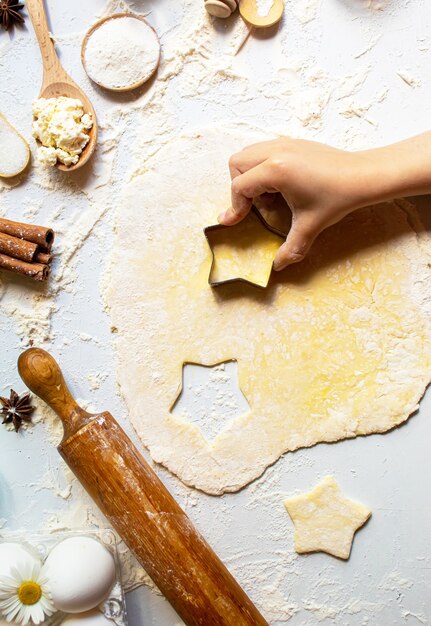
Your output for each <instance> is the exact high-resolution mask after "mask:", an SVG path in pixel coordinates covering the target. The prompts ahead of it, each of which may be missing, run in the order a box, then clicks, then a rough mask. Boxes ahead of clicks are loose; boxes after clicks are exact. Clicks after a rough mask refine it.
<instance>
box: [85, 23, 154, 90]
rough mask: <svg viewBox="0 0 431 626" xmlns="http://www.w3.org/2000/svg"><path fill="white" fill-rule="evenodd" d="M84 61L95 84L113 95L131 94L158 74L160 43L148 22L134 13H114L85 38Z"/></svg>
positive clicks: (91, 29) (97, 24)
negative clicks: (130, 92) (120, 93)
mask: <svg viewBox="0 0 431 626" xmlns="http://www.w3.org/2000/svg"><path fill="white" fill-rule="evenodd" d="M81 59H82V64H83V66H84V69H85V71H86V72H87V74H88V76H89V77H90V78H91V80H92V81H94V82H95V83H97V84H98V85H100V86H101V87H104V88H105V89H110V90H113V91H130V90H131V89H136V88H137V87H140V86H141V85H142V84H143V83H145V82H146V81H147V80H148V79H149V78H151V76H153V74H154V73H155V71H156V70H157V67H158V65H159V60H160V42H159V38H158V36H157V33H156V31H155V30H154V29H153V27H152V26H150V25H149V24H148V22H147V21H146V20H145V19H144V18H143V17H141V16H140V15H136V14H134V13H114V14H113V15H109V16H108V17H105V18H103V19H101V20H99V21H98V22H96V24H94V25H93V26H92V27H91V28H90V30H89V31H88V32H87V34H86V35H85V37H84V40H83V42H82V49H81Z"/></svg>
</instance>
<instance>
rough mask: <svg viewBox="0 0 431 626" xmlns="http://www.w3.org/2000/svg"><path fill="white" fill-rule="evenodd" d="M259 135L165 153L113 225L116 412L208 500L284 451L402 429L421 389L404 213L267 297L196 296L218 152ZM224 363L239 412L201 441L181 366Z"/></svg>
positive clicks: (422, 315)
mask: <svg viewBox="0 0 431 626" xmlns="http://www.w3.org/2000/svg"><path fill="white" fill-rule="evenodd" d="M267 138H268V136H267V135H266V134H264V133H261V132H260V131H257V130H255V129H254V130H253V129H251V128H244V127H242V128H239V127H232V128H228V127H224V128H221V129H220V128H219V129H212V130H203V131H201V132H200V133H197V134H195V135H192V136H187V137H182V138H179V139H178V140H175V141H173V142H171V143H169V144H167V145H166V146H164V147H163V148H161V149H160V150H159V151H158V152H157V153H156V154H155V155H154V156H153V157H152V158H151V159H150V160H149V161H147V162H146V163H145V167H143V168H141V169H140V170H139V172H138V173H137V174H135V176H133V177H132V179H131V181H130V182H129V183H128V184H127V185H126V188H125V192H124V197H123V200H122V203H121V206H120V207H119V209H118V213H117V217H116V233H117V235H116V242H115V246H114V251H113V263H112V270H111V275H110V276H109V288H108V303H109V305H110V308H111V315H112V322H113V324H114V325H115V326H116V327H117V329H118V334H117V335H116V340H115V343H116V350H117V355H118V361H117V365H118V367H117V373H118V380H119V383H120V387H121V390H122V393H123V395H124V398H125V400H126V403H127V405H128V408H129V412H130V418H131V420H132V423H133V425H134V427H135V429H136V431H137V433H138V435H139V436H140V438H141V439H142V441H143V443H144V444H145V445H146V446H147V447H148V449H149V451H150V453H151V455H152V457H153V459H154V460H155V461H156V462H158V463H162V464H163V465H165V466H166V467H168V468H169V469H170V470H171V471H172V472H174V473H175V474H177V476H179V477H180V478H181V479H182V480H183V481H184V482H185V483H187V484H189V485H193V486H195V487H197V488H199V489H202V490H203V491H206V492H208V493H212V494H221V493H223V492H226V491H236V490H238V489H240V488H241V487H242V486H244V485H246V484H247V483H249V482H250V481H251V480H253V479H254V478H256V477H257V476H259V475H260V474H261V473H262V472H263V471H264V469H265V468H266V467H267V466H268V465H270V464H271V463H273V462H274V461H276V460H277V459H278V458H279V457H280V456H281V455H282V454H283V453H285V452H287V451H291V450H295V449H297V448H301V447H306V446H312V445H314V444H316V443H318V442H323V441H337V440H340V439H345V438H349V437H356V436H357V435H366V434H370V433H377V432H384V431H387V430H389V429H391V428H393V427H394V426H397V425H398V424H401V423H402V422H404V421H405V420H406V419H407V418H408V416H409V415H410V414H411V413H412V412H413V411H415V409H417V407H418V402H419V400H420V398H421V396H422V395H423V393H424V390H425V388H426V386H427V385H428V383H429V381H430V379H431V363H430V354H431V353H430V327H429V320H430V319H431V318H430V315H429V313H430V302H431V299H430V297H429V293H430V292H429V287H428V283H429V281H430V270H429V266H428V264H429V262H430V255H429V245H428V240H427V238H426V236H425V235H424V234H423V233H421V232H419V231H420V228H421V227H420V224H419V222H418V220H417V216H416V215H415V213H414V210H413V209H410V208H408V206H407V204H406V203H402V204H401V203H397V204H386V205H379V206H377V207H372V208H369V209H365V210H361V211H357V212H356V213H354V214H352V215H350V216H349V217H347V218H346V219H345V220H343V222H342V223H340V224H337V225H335V226H333V227H332V228H331V229H329V230H327V231H325V232H324V233H323V234H322V235H321V236H320V237H319V239H318V240H317V242H316V244H315V245H314V247H313V249H312V252H311V254H310V256H309V258H308V259H307V260H306V261H304V262H303V263H300V264H298V265H294V266H291V267H290V268H288V269H287V270H285V271H284V272H283V273H282V274H277V275H273V276H272V278H271V282H270V286H269V287H268V288H267V289H266V290H259V289H256V288H254V287H252V286H248V285H239V284H232V285H227V286H224V287H218V288H216V289H212V288H211V287H209V286H208V283H207V281H208V274H209V270H210V265H211V252H210V249H209V246H208V244H207V241H206V240H205V237H204V235H203V232H202V231H203V228H204V227H205V226H207V225H209V224H213V223H216V218H217V215H218V214H219V212H220V211H222V210H223V209H225V208H226V207H227V206H228V205H229V193H230V185H229V175H228V169H227V161H228V158H229V156H230V155H231V154H232V153H233V152H236V151H238V150H239V149H240V148H241V147H243V146H245V145H247V144H248V143H251V142H254V141H259V140H262V139H267ZM183 164H187V166H186V167H183ZM409 206H410V205H409ZM413 220H415V222H416V226H415V229H414V228H413V227H412V226H411V225H410V224H411V223H413ZM275 225H276V226H280V224H275ZM230 359H237V360H238V371H239V381H240V386H241V389H242V391H243V393H244V395H245V397H246V398H247V400H248V403H249V405H250V407H251V410H250V411H249V412H248V413H246V414H244V415H242V416H240V417H236V418H234V419H232V421H231V422H230V423H228V424H227V425H226V424H224V427H223V428H221V430H220V432H219V434H218V436H217V437H216V438H215V439H214V440H212V442H211V443H209V442H208V441H207V440H206V439H205V437H204V435H203V433H202V432H201V430H200V429H199V427H198V426H197V425H196V424H193V423H191V422H190V421H189V420H188V419H187V418H185V417H184V418H182V417H181V416H178V415H175V416H174V415H172V414H171V412H170V408H171V407H172V405H173V404H174V402H175V400H176V399H177V396H178V394H179V391H180V388H181V378H182V366H183V363H184V362H192V363H201V364H204V365H212V364H215V363H220V362H222V361H227V360H230Z"/></svg>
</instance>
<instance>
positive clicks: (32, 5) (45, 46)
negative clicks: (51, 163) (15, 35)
mask: <svg viewBox="0 0 431 626" xmlns="http://www.w3.org/2000/svg"><path fill="white" fill-rule="evenodd" d="M25 6H26V9H27V11H28V13H29V15H30V18H31V21H32V23H33V28H34V31H35V33H36V37H37V40H38V42H39V48H40V52H41V55H42V63H43V80H42V87H41V90H40V94H39V98H58V97H60V96H66V97H68V98H77V99H78V100H81V102H82V104H83V108H84V112H85V113H89V114H91V119H92V120H93V126H92V128H91V129H90V131H89V136H90V140H89V142H88V143H87V145H86V146H85V148H84V150H83V151H82V153H81V155H80V156H79V160H78V162H77V163H76V164H75V165H70V166H67V165H63V164H62V163H57V165H56V167H57V169H59V170H61V171H62V172H73V171H74V170H77V169H78V168H79V167H82V166H83V165H85V163H87V161H88V159H89V158H90V157H91V155H92V154H93V152H94V149H95V147H96V140H97V120H96V113H95V111H94V109H93V105H92V104H91V102H90V100H89V99H88V98H87V96H86V95H85V93H84V92H83V91H82V90H81V89H80V88H79V87H78V85H77V84H76V83H75V82H74V81H73V80H72V79H71V78H70V76H69V75H68V74H67V72H66V71H65V70H64V69H63V67H62V65H61V63H60V61H59V59H58V56H57V53H56V51H55V49H54V44H53V43H52V41H51V37H50V35H49V30H48V22H47V20H46V13H45V6H44V3H43V0H27V1H26V3H25Z"/></svg>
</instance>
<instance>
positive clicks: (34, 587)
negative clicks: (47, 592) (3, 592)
mask: <svg viewBox="0 0 431 626" xmlns="http://www.w3.org/2000/svg"><path fill="white" fill-rule="evenodd" d="M41 597H42V589H41V587H40V585H38V584H37V583H35V582H33V581H32V580H28V581H25V582H23V583H22V584H21V585H20V587H19V589H18V598H19V600H20V602H21V603H22V604H25V605H27V606H31V605H33V604H36V603H37V602H39V600H40V599H41Z"/></svg>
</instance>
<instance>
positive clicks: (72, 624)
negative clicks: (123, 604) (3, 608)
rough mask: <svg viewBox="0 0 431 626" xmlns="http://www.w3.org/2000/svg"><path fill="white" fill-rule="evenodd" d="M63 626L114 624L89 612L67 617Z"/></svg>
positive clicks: (95, 613) (105, 625)
mask: <svg viewBox="0 0 431 626" xmlns="http://www.w3.org/2000/svg"><path fill="white" fill-rule="evenodd" d="M0 626H1V624H0ZM61 626H113V622H112V621H111V620H110V619H107V618H106V617H105V616H104V615H102V613H100V612H99V611H88V612H87V613H82V614H81V615H71V616H70V617H67V618H66V620H65V621H64V622H61Z"/></svg>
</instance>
